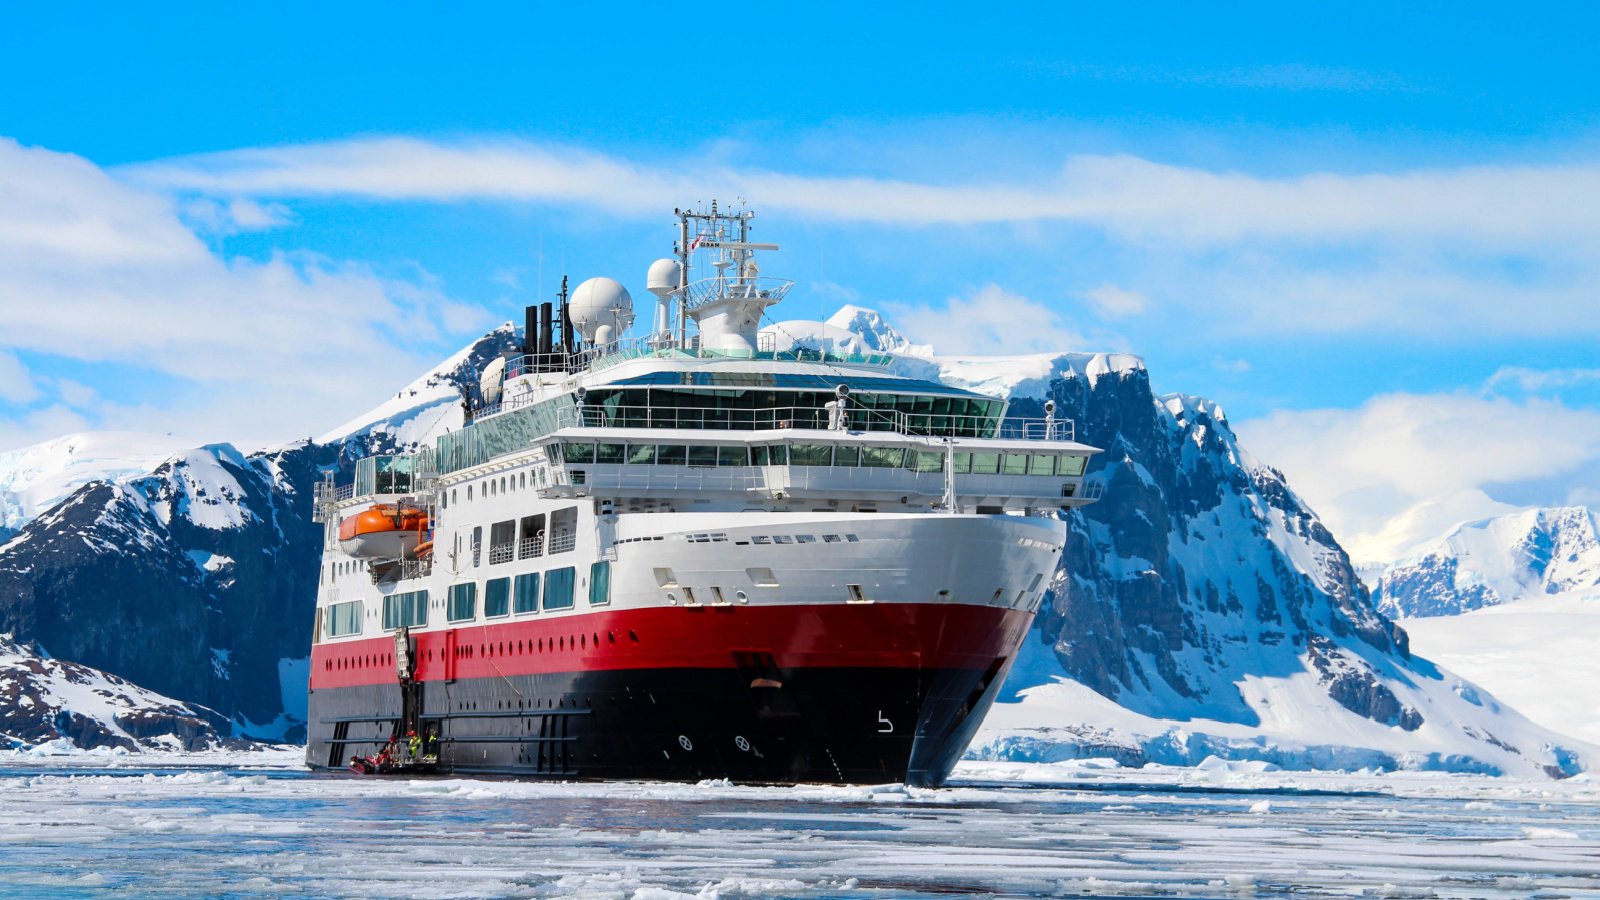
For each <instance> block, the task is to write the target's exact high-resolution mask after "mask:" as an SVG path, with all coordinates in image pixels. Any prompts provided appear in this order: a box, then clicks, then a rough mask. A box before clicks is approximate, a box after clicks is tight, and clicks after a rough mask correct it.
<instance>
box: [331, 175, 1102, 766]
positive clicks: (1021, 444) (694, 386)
mask: <svg viewBox="0 0 1600 900" xmlns="http://www.w3.org/2000/svg"><path fill="white" fill-rule="evenodd" d="M676 216H677V223H676V235H675V237H676V240H675V246H674V251H675V252H674V255H673V256H672V257H669V258H664V259H661V260H658V261H656V262H655V263H654V264H652V265H651V266H650V267H649V269H648V274H647V284H648V290H649V292H650V293H651V294H653V295H654V297H655V300H656V302H655V304H654V308H653V310H652V311H651V312H652V316H651V320H650V324H649V325H646V324H645V323H643V322H640V323H635V321H634V309H633V300H632V297H631V296H630V295H629V293H628V291H627V290H626V288H624V287H623V286H622V285H621V284H620V283H618V282H617V281H614V280H612V279H609V278H591V279H589V280H588V281H585V282H584V283H582V284H580V285H579V286H578V287H577V288H576V289H575V290H574V291H572V292H571V294H570V295H569V294H568V293H567V292H566V290H565V287H563V291H562V295H561V298H560V302H559V303H554V302H551V303H543V304H536V305H535V306H531V307H528V309H527V313H526V324H525V329H524V333H523V344H522V347H521V351H522V352H520V353H518V354H506V355H505V356H503V357H501V358H499V359H496V360H494V361H492V362H491V363H489V365H487V366H486V367H485V368H484V370H483V372H482V373H481V374H482V377H481V382H480V384H479V385H478V388H479V389H478V390H477V391H476V392H474V396H472V397H471V399H470V400H469V401H466V402H467V407H468V408H467V410H466V412H467V422H466V424H465V425H464V427H462V428H460V429H459V430H456V431H453V432H450V433H447V434H444V435H442V436H440V437H439V438H438V439H437V442H436V444H435V446H433V447H429V448H425V449H423V450H420V451H418V452H415V453H411V454H406V455H392V456H376V457H370V458H367V459H363V460H360V461H359V462H357V464H356V465H355V470H354V480H353V483H350V484H337V483H335V481H334V480H333V479H332V478H331V477H330V478H329V479H328V480H326V481H324V482H322V483H320V484H319V485H318V489H317V492H316V497H315V514H314V517H315V519H316V520H317V521H319V522H321V523H322V524H323V527H324V535H325V541H324V547H323V562H322V571H321V576H320V582H319V591H318V598H317V607H316V623H315V631H314V638H313V641H314V644H313V647H312V653H311V659H312V672H311V681H310V699H309V716H308V742H307V748H306V760H307V762H308V763H309V764H310V765H311V766H312V767H313V768H322V769H343V768H353V769H355V770H357V771H362V772H440V773H450V772H454V773H495V774H504V775H514V776H526V777H540V778H560V779H661V780H698V779H705V778H727V779H732V780H735V781H741V782H760V783H792V782H834V783H883V782H906V783H910V784H919V785H937V784H940V783H941V782H943V781H944V779H945V778H946V777H947V776H948V775H949V773H950V771H951V769H952V767H953V766H954V765H955V763H956V761H957V760H958V759H959V758H960V756H961V754H962V752H963V751H964V750H965V748H966V747H967V745H968V743H969V742H970V741H971V739H972V736H973V734H974V732H975V731H976V729H977V728H978V726H979V724H980V723H981V722H982V719H983V717H984V714H985V712H986V711H987V710H988V709H989V707H990V705H991V704H992V702H993V701H994V698H995V695H996V693H997V692H998V691H999V688H1000V684H1001V682H1002V681H1003V680H1004V678H1005V676H1006V672H1007V670H1008V669H1009V668H1010V666H1011V663H1012V661H1013V660H1014V659H1015V658H1016V655H1017V652H1018V649H1019V647H1020V646H1021V643H1022V641H1023V640H1024V638H1025V637H1026V635H1027V633H1028V630H1029V627H1030V625H1031V624H1032V622H1033V618H1034V615H1035V613H1036V612H1037V610H1038V609H1039V607H1040V604H1041V603H1042V602H1043V599H1044V597H1045V592H1046V591H1047V589H1048V587H1049V584H1050V580H1051V576H1052V575H1053V573H1054V572H1055V571H1056V567H1057V565H1058V563H1059V562H1060V559H1061V554H1062V550H1063V548H1064V545H1065V542H1066V540H1067V532H1066V526H1065V522H1064V521H1063V516H1062V515H1061V512H1062V511H1063V510H1067V509H1070V508H1072V507H1075V506H1079V505H1081V504H1084V503H1088V502H1091V501H1092V500H1094V499H1095V497H1094V491H1093V490H1089V489H1086V485H1085V481H1084V470H1085V466H1086V465H1087V462H1088V459H1089V457H1090V456H1091V455H1093V454H1095V453H1097V452H1098V451H1097V450H1096V449H1095V448H1093V447H1091V446H1088V445H1085V444H1082V443H1079V442H1077V441H1076V440H1075V435H1074V429H1073V424H1072V423H1071V422H1070V421H1065V420H1061V419H1057V418H1056V417H1055V415H1054V408H1053V406H1052V405H1050V404H1046V405H1045V407H1044V411H1045V416H1044V418H1042V419H1038V420H1022V419H1019V418H1017V417H1014V416H1008V415H1007V410H1006V404H1005V403H1004V402H1003V401H1000V400H996V399H994V398H992V397H988V396H984V395H982V394H978V393H973V392H970V391H966V390H960V389H957V388H954V387H950V386H947V385H944V384H940V383H936V382H932V381H926V380H920V379H916V378H911V377H905V376H903V375H901V374H897V373H896V369H895V367H894V366H893V358H892V357H891V356H890V355H888V354H878V353H856V352H849V353H845V352H837V348H836V347H829V346H808V345H807V343H806V342H805V341H799V342H793V341H791V342H787V343H785V342H782V341H780V340H776V338H781V337H782V335H781V334H775V332H774V330H773V329H772V328H767V329H766V330H763V327H762V326H763V323H764V322H765V321H767V320H768V315H767V313H768V310H769V308H771V307H772V306H773V305H774V304H777V303H778V302H779V301H781V300H782V299H783V297H784V296H785V294H787V293H788V292H789V290H790V289H791V287H792V286H793V282H790V281H787V280H783V279H777V278H773V277H770V276H766V275H762V274H761V273H760V270H759V268H758V266H757V264H756V257H757V254H758V253H761V254H765V253H767V252H770V251H775V250H777V249H778V247H777V245H775V244H763V243H757V242H754V241H752V240H751V231H752V227H753V219H754V217H755V214H754V212H752V211H750V210H747V209H745V208H743V207H742V206H741V207H740V208H737V209H722V210H719V209H718V206H717V204H715V203H713V204H711V205H710V206H709V207H699V208H696V209H694V210H687V209H684V210H677V211H676ZM763 259H765V257H763ZM691 273H693V274H694V275H697V276H699V277H695V278H692V277H691ZM636 324H637V325H638V326H639V327H635V326H636Z"/></svg>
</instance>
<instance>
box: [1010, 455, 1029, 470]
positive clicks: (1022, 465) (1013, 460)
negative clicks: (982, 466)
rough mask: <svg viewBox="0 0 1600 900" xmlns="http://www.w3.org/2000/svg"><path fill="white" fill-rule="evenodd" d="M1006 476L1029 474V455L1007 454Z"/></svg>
mask: <svg viewBox="0 0 1600 900" xmlns="http://www.w3.org/2000/svg"><path fill="white" fill-rule="evenodd" d="M1005 474H1007V475H1026V474H1028V455H1027V454H1026V453H1007V454H1006V463H1005Z"/></svg>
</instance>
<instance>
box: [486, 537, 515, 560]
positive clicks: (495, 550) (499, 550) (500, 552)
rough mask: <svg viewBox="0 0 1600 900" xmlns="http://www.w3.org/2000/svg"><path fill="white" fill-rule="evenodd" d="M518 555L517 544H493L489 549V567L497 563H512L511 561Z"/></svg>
mask: <svg viewBox="0 0 1600 900" xmlns="http://www.w3.org/2000/svg"><path fill="white" fill-rule="evenodd" d="M516 555H517V545H516V544H513V543H510V542H509V541H508V542H506V543H504V544H493V545H491V546H490V547H489V565H491V566H492V565H495V564H497V563H508V562H511V560H513V559H515V558H516Z"/></svg>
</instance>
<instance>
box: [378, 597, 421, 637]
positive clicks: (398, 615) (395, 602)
mask: <svg viewBox="0 0 1600 900" xmlns="http://www.w3.org/2000/svg"><path fill="white" fill-rule="evenodd" d="M426 624H428V592H427V591H411V592H409V593H405V594H391V595H389V596H387V597H385V598H383V627H384V628H385V629H395V628H416V627H418V626H420V625H426Z"/></svg>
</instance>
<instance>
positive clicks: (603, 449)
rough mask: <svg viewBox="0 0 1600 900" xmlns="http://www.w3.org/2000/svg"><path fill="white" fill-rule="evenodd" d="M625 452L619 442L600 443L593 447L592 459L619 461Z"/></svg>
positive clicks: (604, 461)
mask: <svg viewBox="0 0 1600 900" xmlns="http://www.w3.org/2000/svg"><path fill="white" fill-rule="evenodd" d="M624 454H625V450H624V448H623V446H622V445H621V444H601V445H599V446H597V447H595V450H594V461H595V462H597V463H620V462H622V458H623V456H624Z"/></svg>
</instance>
